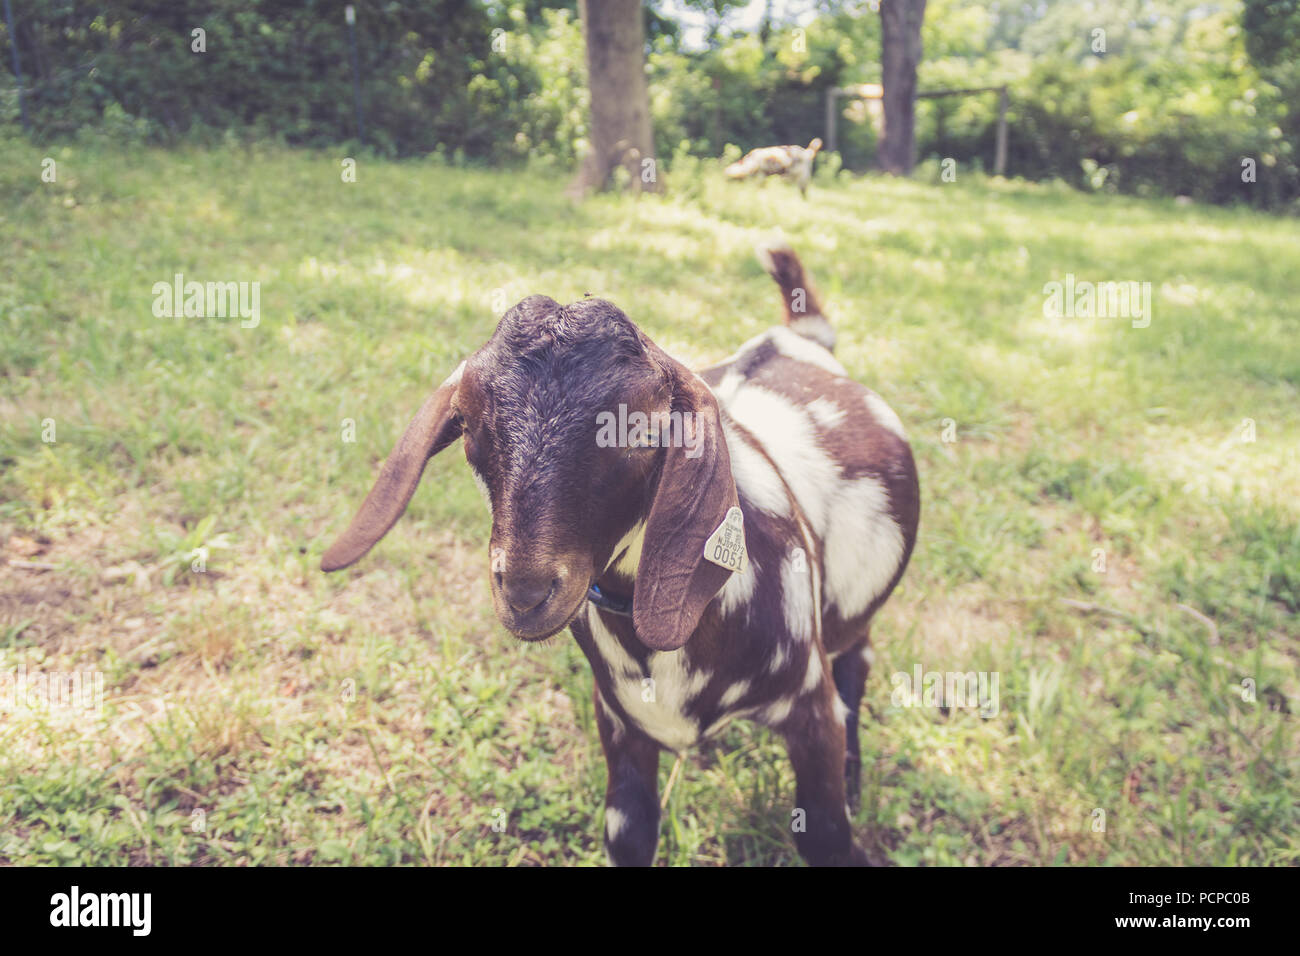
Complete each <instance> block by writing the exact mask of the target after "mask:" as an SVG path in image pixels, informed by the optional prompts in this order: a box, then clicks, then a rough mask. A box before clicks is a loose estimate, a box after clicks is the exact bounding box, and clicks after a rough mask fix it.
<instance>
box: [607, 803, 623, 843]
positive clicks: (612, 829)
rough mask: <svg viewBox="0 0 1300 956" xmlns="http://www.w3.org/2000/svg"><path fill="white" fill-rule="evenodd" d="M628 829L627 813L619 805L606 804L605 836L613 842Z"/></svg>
mask: <svg viewBox="0 0 1300 956" xmlns="http://www.w3.org/2000/svg"><path fill="white" fill-rule="evenodd" d="M626 829H627V814H626V813H624V812H623V811H622V810H620V809H619V808H618V807H611V806H609V805H608V804H607V805H606V806H605V836H606V838H607V839H608V840H609V841H610V842H611V843H613V842H614V841H615V840H617V839H618V836H619V834H620V833H622V832H623V831H624V830H626Z"/></svg>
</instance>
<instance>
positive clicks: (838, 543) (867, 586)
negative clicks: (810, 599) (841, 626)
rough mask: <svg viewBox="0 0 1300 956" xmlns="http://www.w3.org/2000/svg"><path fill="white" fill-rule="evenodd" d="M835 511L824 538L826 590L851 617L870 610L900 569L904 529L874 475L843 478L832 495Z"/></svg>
mask: <svg viewBox="0 0 1300 956" xmlns="http://www.w3.org/2000/svg"><path fill="white" fill-rule="evenodd" d="M830 514H831V515H832V516H834V518H833V520H832V521H831V522H830V523H829V526H828V527H827V529H826V532H825V536H824V539H823V541H824V543H823V549H824V554H825V567H826V596H827V598H828V599H829V600H830V601H832V602H834V604H835V605H836V607H838V608H839V611H840V616H841V617H843V618H850V617H853V616H854V615H857V614H861V613H862V612H863V611H865V610H866V609H867V605H869V604H870V603H871V602H872V601H873V600H875V598H876V597H878V596H879V595H880V594H881V593H882V592H883V591H884V590H885V588H886V587H887V586H888V585H889V582H890V580H892V579H893V577H894V574H895V572H896V571H898V566H899V564H900V563H901V562H902V560H903V547H904V545H903V532H902V531H901V530H900V529H899V527H898V523H897V522H895V521H894V518H893V515H892V514H891V512H890V507H889V495H888V493H887V492H886V491H885V486H884V485H882V484H881V483H880V482H879V481H877V480H876V479H875V478H859V479H857V480H856V481H847V482H844V483H842V484H841V485H840V487H839V488H837V489H836V490H835V491H834V493H833V495H832V496H831V501H830Z"/></svg>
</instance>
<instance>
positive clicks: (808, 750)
mask: <svg viewBox="0 0 1300 956" xmlns="http://www.w3.org/2000/svg"><path fill="white" fill-rule="evenodd" d="M835 694H836V692H835V689H834V688H833V687H832V686H831V683H830V681H828V680H823V681H822V683H821V684H820V685H819V686H818V687H817V689H816V690H815V691H813V692H812V693H811V694H809V695H807V696H805V697H802V698H800V700H799V703H798V704H797V705H796V706H795V709H794V711H793V712H792V713H791V714H790V717H789V718H788V719H787V720H786V721H785V722H784V723H783V724H782V725H781V726H780V727H779V728H778V729H779V731H780V732H781V735H782V736H783V737H785V742H786V750H787V751H788V752H789V754H790V762H791V763H792V764H793V765H794V776H795V801H796V804H797V806H796V807H795V810H794V813H793V814H792V821H791V827H792V828H793V830H794V838H795V843H796V845H797V846H798V847H799V855H800V856H802V857H803V858H804V859H805V860H807V861H808V863H809V864H810V865H812V866H867V865H869V864H868V862H867V855H866V853H865V852H864V851H863V849H862V847H860V846H858V844H857V843H856V842H854V840H853V827H852V825H851V824H850V823H849V809H848V806H847V805H846V804H845V802H844V736H845V727H844V723H843V722H842V720H841V714H842V711H840V710H839V709H838V708H837V707H836V706H835V705H836V697H835Z"/></svg>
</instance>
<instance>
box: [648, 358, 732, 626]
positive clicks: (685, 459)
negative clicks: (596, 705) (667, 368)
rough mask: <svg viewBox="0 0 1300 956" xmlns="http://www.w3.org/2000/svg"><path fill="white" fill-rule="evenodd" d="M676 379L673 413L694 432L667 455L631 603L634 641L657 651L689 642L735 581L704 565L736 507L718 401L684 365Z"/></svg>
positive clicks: (718, 568) (652, 508)
mask: <svg viewBox="0 0 1300 956" xmlns="http://www.w3.org/2000/svg"><path fill="white" fill-rule="evenodd" d="M665 357H666V356H665ZM670 361H671V360H670ZM674 364H675V363H674ZM677 372H678V383H679V384H678V392H677V394H676V395H675V396H674V400H673V410H674V411H681V412H683V413H686V412H689V413H691V414H690V418H689V419H687V418H686V416H685V415H683V421H690V422H691V424H692V426H693V431H692V432H691V433H690V434H689V435H688V436H687V437H688V439H689V440H688V441H687V442H686V443H684V444H685V447H680V443H679V446H677V447H669V448H666V449H665V450H664V452H665V454H664V463H663V471H662V473H661V475H660V478H659V487H658V488H657V489H656V491H655V495H654V501H653V502H652V503H651V505H650V517H649V519H648V520H647V522H646V529H645V542H644V544H643V546H642V549H641V562H640V564H639V565H638V566H637V573H636V587H635V589H634V590H633V598H632V622H633V624H634V625H635V626H636V633H637V637H639V638H640V639H641V641H642V642H643V643H645V644H646V646H648V647H652V648H654V649H655V650H657V651H672V650H676V649H677V648H679V647H681V646H682V645H683V644H685V643H686V640H687V638H689V637H690V636H691V633H692V632H693V631H694V630H695V628H696V627H697V626H698V625H699V623H700V616H701V615H702V614H703V613H704V608H705V607H706V606H707V605H708V603H709V602H710V601H712V600H713V598H714V597H715V596H716V595H717V593H718V591H720V590H721V589H722V586H723V585H724V584H726V583H727V579H728V578H729V577H730V576H731V572H730V571H728V570H727V569H726V568H723V567H719V566H718V565H716V564H713V563H712V562H710V561H706V560H704V543H705V542H706V541H707V540H708V539H709V536H710V535H712V534H713V532H714V531H715V530H717V528H718V526H719V525H720V524H722V522H723V519H724V518H726V516H727V511H728V510H729V509H730V508H731V507H732V506H734V505H736V504H738V501H737V497H736V483H735V479H733V478H732V475H731V457H730V456H729V455H728V454H727V442H726V439H725V438H724V437H723V434H722V422H721V418H720V416H719V413H718V403H717V400H716V399H715V398H714V397H713V393H712V392H710V391H709V389H708V387H707V386H706V385H705V384H704V382H703V381H701V380H700V379H699V378H698V377H697V376H695V375H694V374H692V373H691V372H689V371H687V370H686V369H685V368H684V367H681V366H678V368H677Z"/></svg>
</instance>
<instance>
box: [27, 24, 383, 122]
mask: <svg viewBox="0 0 1300 956" xmlns="http://www.w3.org/2000/svg"><path fill="white" fill-rule="evenodd" d="M8 2H9V0H5V3H8ZM343 19H344V20H345V21H347V25H348V52H349V54H350V55H351V58H352V107H353V109H354V110H355V111H356V114H357V139H358V140H360V141H361V142H363V143H364V142H365V141H366V123H365V118H364V116H363V115H362V112H361V67H360V66H358V65H357V11H356V8H355V7H353V6H352V4H350V3H349V4H348V5H347V6H346V7H345V8H344V10H343Z"/></svg>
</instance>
